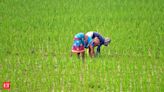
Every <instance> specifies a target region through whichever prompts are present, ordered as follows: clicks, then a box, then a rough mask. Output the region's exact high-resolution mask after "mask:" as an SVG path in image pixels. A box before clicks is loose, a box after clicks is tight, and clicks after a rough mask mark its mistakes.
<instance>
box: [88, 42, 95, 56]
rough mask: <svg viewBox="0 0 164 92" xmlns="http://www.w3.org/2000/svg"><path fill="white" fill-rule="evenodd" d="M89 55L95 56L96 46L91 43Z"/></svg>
mask: <svg viewBox="0 0 164 92" xmlns="http://www.w3.org/2000/svg"><path fill="white" fill-rule="evenodd" d="M89 55H90V57H94V56H95V52H94V47H92V46H91V45H89Z"/></svg>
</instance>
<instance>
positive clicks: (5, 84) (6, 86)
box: [3, 82, 10, 90]
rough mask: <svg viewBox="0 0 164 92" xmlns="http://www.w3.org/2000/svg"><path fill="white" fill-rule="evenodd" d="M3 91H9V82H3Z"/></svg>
mask: <svg viewBox="0 0 164 92" xmlns="http://www.w3.org/2000/svg"><path fill="white" fill-rule="evenodd" d="M3 89H6V90H10V82H4V83H3Z"/></svg>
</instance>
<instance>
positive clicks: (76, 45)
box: [72, 33, 85, 53]
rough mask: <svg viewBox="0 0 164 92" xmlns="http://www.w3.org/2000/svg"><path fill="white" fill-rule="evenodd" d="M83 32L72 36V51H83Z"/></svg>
mask: <svg viewBox="0 0 164 92" xmlns="http://www.w3.org/2000/svg"><path fill="white" fill-rule="evenodd" d="M84 51H85V50H84V34H83V33H78V34H76V35H75V37H74V42H73V46H72V52H75V53H80V52H84Z"/></svg>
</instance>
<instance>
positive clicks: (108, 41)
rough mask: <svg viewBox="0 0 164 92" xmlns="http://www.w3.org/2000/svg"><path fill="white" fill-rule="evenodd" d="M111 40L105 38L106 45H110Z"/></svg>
mask: <svg viewBox="0 0 164 92" xmlns="http://www.w3.org/2000/svg"><path fill="white" fill-rule="evenodd" d="M110 42H111V39H110V38H105V41H104V45H105V46H108V44H109V43H110Z"/></svg>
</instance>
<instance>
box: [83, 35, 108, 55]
mask: <svg viewBox="0 0 164 92" xmlns="http://www.w3.org/2000/svg"><path fill="white" fill-rule="evenodd" d="M86 35H87V36H88V37H91V38H92V39H95V38H96V37H97V38H98V39H99V41H100V43H99V44H98V47H97V51H96V55H98V54H99V53H100V48H101V46H102V45H104V46H108V44H109V43H110V42H111V39H110V38H104V37H103V36H101V35H100V34H99V33H98V32H87V33H86Z"/></svg>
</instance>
